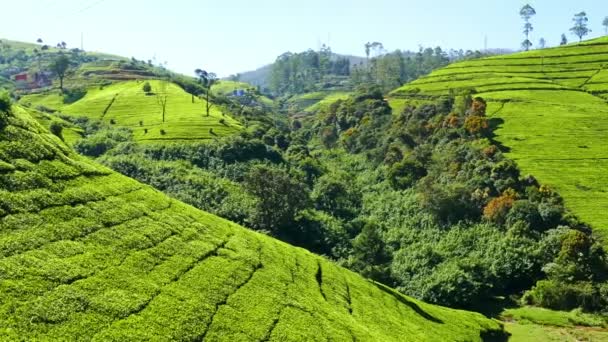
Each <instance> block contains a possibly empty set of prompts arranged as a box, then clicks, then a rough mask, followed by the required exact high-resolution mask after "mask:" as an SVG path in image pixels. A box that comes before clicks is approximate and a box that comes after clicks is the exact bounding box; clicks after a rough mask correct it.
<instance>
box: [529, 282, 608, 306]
mask: <svg viewBox="0 0 608 342" xmlns="http://www.w3.org/2000/svg"><path fill="white" fill-rule="evenodd" d="M522 301H523V302H524V303H525V304H528V305H538V306H542V307H546V308H550V309H554V310H568V311H569V310H572V309H575V308H582V309H583V310H586V311H594V310H602V309H605V305H607V304H608V297H606V296H605V294H603V293H602V292H600V289H599V288H598V287H597V286H596V285H594V284H593V283H592V282H589V281H586V282H576V283H563V282H559V281H556V280H541V281H539V282H538V283H536V285H535V286H534V287H533V288H532V290H530V291H528V292H526V294H525V295H524V297H523V298H522Z"/></svg>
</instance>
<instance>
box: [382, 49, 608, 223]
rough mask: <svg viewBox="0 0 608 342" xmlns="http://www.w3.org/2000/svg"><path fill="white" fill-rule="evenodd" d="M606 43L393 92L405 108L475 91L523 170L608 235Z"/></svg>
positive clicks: (457, 67)
mask: <svg viewBox="0 0 608 342" xmlns="http://www.w3.org/2000/svg"><path fill="white" fill-rule="evenodd" d="M607 65H608V38H606V37H604V38H600V39H595V40H590V41H587V42H584V43H582V44H573V45H568V46H563V47H558V48H551V49H543V50H535V51H530V52H524V53H517V54H513V55H508V56H496V57H490V58H484V59H478V60H470V61H465V62H460V63H455V64H452V65H450V66H448V67H446V68H443V69H440V70H437V71H435V72H433V73H432V74H430V75H429V76H427V77H423V78H421V79H419V80H416V81H414V82H412V83H410V84H407V85H405V86H403V87H401V88H399V89H397V90H395V91H394V92H392V93H391V103H392V104H393V106H395V107H399V108H402V107H403V106H404V104H405V103H407V102H408V101H421V100H424V99H429V98H436V97H439V96H445V95H448V94H450V93H453V94H458V93H460V92H462V91H473V92H474V93H476V94H477V95H476V96H481V97H483V98H484V99H485V100H486V101H488V111H487V112H488V113H491V114H490V116H491V121H492V122H493V123H494V124H496V125H499V127H498V129H497V130H496V137H495V139H496V140H497V141H498V142H500V143H501V144H502V145H504V146H505V148H506V150H507V151H508V152H509V153H508V156H509V157H510V158H512V159H514V160H516V161H517V162H518V164H519V166H520V167H521V169H522V170H523V172H524V173H528V174H532V175H534V176H535V177H537V178H538V179H539V180H540V181H541V182H542V183H545V184H549V185H551V186H553V187H555V188H556V189H557V190H558V191H559V192H560V193H561V194H562V196H563V197H564V199H565V201H566V205H567V206H568V208H570V209H571V210H572V211H573V212H574V214H576V215H577V216H578V217H580V218H581V219H582V220H583V221H585V222H587V223H589V224H591V225H592V226H593V227H594V228H595V229H596V231H598V232H600V233H601V234H603V235H606V234H607V233H608V211H607V210H606V208H607V207H608V148H607V147H606V136H608V103H607V100H608V69H607V68H606V66H607Z"/></svg>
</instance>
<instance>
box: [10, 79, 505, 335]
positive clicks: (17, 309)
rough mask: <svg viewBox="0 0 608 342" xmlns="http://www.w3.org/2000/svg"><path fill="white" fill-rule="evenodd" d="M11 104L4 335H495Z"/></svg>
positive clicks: (477, 318) (494, 326)
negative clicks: (94, 154) (200, 205)
mask: <svg viewBox="0 0 608 342" xmlns="http://www.w3.org/2000/svg"><path fill="white" fill-rule="evenodd" d="M153 88H154V86H153ZM138 89H139V90H140V91H141V85H140V86H139V87H138ZM14 108H15V110H13V111H12V112H9V111H7V110H2V111H1V113H2V116H0V122H1V123H2V126H1V128H0V193H1V196H0V247H1V248H0V254H1V256H2V258H1V259H0V280H1V281H0V289H1V290H0V322H1V324H0V339H2V340H75V339H82V340H91V339H97V340H113V341H123V340H126V339H128V340H150V339H166V340H205V339H208V340H226V341H234V340H250V339H254V340H276V341H289V340H293V341H301V340H317V339H328V340H351V339H356V340H382V341H402V340H403V339H404V338H405V339H411V340H416V341H424V340H428V341H437V340H441V341H446V340H459V341H462V340H467V341H481V340H482V339H485V338H490V337H499V336H500V335H501V334H502V333H501V327H500V325H499V324H498V323H497V322H495V321H492V320H489V319H486V318H484V317H483V316H482V315H480V314H476V313H470V312H464V311H457V310H452V309H446V308H441V307H437V306H433V305H428V304H425V303H422V302H420V301H418V300H415V299H411V298H408V297H405V296H402V295H401V294H398V293H396V292H394V291H393V290H391V289H389V288H387V287H385V286H383V285H380V284H378V283H374V282H371V281H368V280H365V279H363V278H362V277H360V276H358V275H356V274H354V273H352V272H349V271H346V270H344V269H342V268H340V267H338V266H336V265H334V264H333V263H331V262H328V261H327V260H325V259H323V258H320V257H317V256H314V255H312V254H311V253H309V252H306V251H304V250H302V249H298V248H294V247H290V246H288V245H286V244H284V243H281V242H278V241H276V240H273V239H271V238H269V237H266V236H264V235H261V234H258V233H254V232H251V231H249V230H246V229H244V228H241V227H239V226H237V225H235V224H233V223H230V222H228V221H225V220H223V219H220V218H218V217H216V216H213V215H210V214H207V213H204V212H201V211H198V210H196V209H194V208H192V207H190V206H187V205H185V204H182V203H180V202H178V201H176V200H174V199H170V198H168V197H166V196H165V195H163V194H161V193H159V192H157V191H155V190H153V189H152V188H150V187H148V186H145V185H142V184H140V183H138V182H136V181H133V180H131V179H128V178H126V177H124V176H121V175H118V174H117V173H115V172H112V171H111V170H109V169H107V168H104V167H101V166H98V165H96V164H94V163H92V162H90V161H88V160H86V159H84V158H82V157H80V156H78V155H76V154H75V153H73V152H72V151H71V150H70V149H69V148H68V147H67V146H66V145H64V143H63V142H62V141H61V140H60V139H59V138H58V137H56V136H55V135H52V134H50V133H49V132H48V131H46V130H45V129H44V128H43V127H42V126H40V125H39V124H38V123H37V122H36V121H35V120H34V119H33V118H32V117H31V116H30V114H29V113H28V110H27V109H24V108H21V107H14Z"/></svg>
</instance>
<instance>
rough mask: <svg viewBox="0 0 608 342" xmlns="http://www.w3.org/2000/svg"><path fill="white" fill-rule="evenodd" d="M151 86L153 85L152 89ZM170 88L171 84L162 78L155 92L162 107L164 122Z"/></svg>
mask: <svg viewBox="0 0 608 342" xmlns="http://www.w3.org/2000/svg"><path fill="white" fill-rule="evenodd" d="M148 85H149V84H148ZM151 88H152V87H150V90H151ZM168 88H169V86H168V84H167V81H165V80H161V81H160V84H159V86H158V89H157V91H156V93H155V94H156V102H157V103H158V106H159V107H160V110H161V112H162V116H163V122H165V114H166V112H167V99H168V98H169V92H168Z"/></svg>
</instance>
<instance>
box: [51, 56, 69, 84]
mask: <svg viewBox="0 0 608 342" xmlns="http://www.w3.org/2000/svg"><path fill="white" fill-rule="evenodd" d="M69 67H70V59H69V58H68V57H67V56H66V55H64V54H63V53H61V54H59V55H58V56H57V57H56V58H55V59H54V60H53V61H52V62H51V65H50V69H51V71H52V72H54V73H55V75H57V77H59V89H61V91H63V80H64V78H65V75H66V73H67V71H68V68H69Z"/></svg>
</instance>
